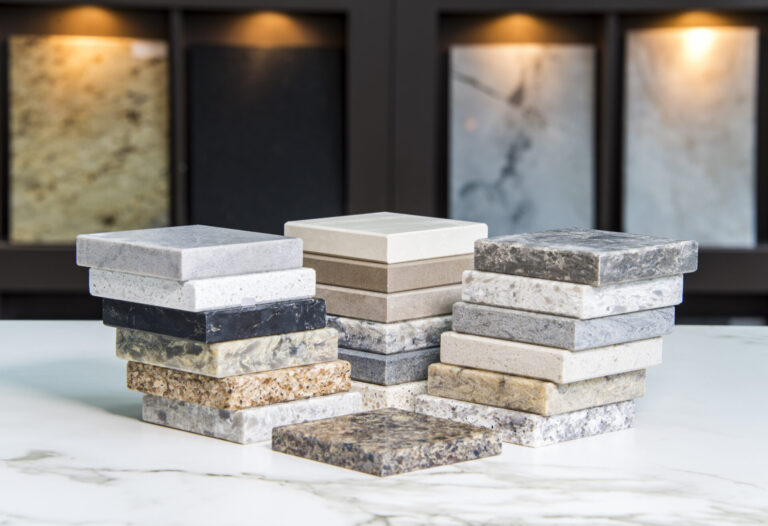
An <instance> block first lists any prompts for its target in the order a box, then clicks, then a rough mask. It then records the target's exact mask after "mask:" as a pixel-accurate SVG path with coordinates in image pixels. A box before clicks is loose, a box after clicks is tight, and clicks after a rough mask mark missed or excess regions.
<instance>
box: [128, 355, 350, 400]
mask: <svg viewBox="0 0 768 526" xmlns="http://www.w3.org/2000/svg"><path fill="white" fill-rule="evenodd" d="M127 383H128V389H132V390H134V391H139V392H142V393H144V394H151V395H155V396H162V397H164V398H172V399H174V400H181V401H182V402H191V403H193V404H200V405H207V406H210V407H216V408H218V409H246V408H248V407H258V406H262V405H269V404H275V403H278V402H288V401H291V400H300V399H302V398H311V397H313V396H323V395H328V394H335V393H341V392H344V391H349V388H350V384H349V383H350V378H349V363H347V362H344V361H341V360H335V361H332V362H323V363H316V364H312V365H302V366H299V367H291V368H288V369H278V370H276V371H264V372H260V373H251V374H241V375H239V376H227V377H226V378H213V377H211V376H203V375H201V374H195V373H187V372H182V371H176V370H174V369H166V368H164V367H156V366H154V365H146V364H142V363H136V362H128V382H127Z"/></svg>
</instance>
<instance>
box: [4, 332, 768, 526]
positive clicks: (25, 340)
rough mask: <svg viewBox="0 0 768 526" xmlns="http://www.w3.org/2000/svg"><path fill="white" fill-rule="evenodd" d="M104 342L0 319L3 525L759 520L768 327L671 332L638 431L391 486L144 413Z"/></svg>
mask: <svg viewBox="0 0 768 526" xmlns="http://www.w3.org/2000/svg"><path fill="white" fill-rule="evenodd" d="M114 337H115V335H114V329H110V328H107V327H104V326H102V325H101V324H100V323H99V322H37V321H24V322H16V321H3V322H0V342H2V343H0V524H2V525H13V524H79V525H90V524H98V525H127V524H185V525H188V524H217V525H218V524H238V525H240V524H264V525H277V524H311V525H318V524H334V525H343V524H356V525H370V526H373V525H390V524H392V525H401V524H405V525H411V524H413V525H417V524H418V525H421V524H431V525H452V524H461V525H466V524H491V525H495V524H498V525H502V524H504V525H506V524H516V525H520V524H533V525H559V524H564V525H565V524H568V525H579V524H584V525H586V524H589V525H597V526H600V525H616V524H637V525H646V526H647V525H655V524H671V523H676V524H712V525H724V524H750V525H753V524H768V454H766V446H765V444H766V437H767V436H768V418H766V415H767V414H768V413H766V402H768V382H767V381H766V373H768V328H763V327H685V326H683V327H677V328H676V329H675V331H674V333H673V334H672V335H670V336H669V337H667V338H665V344H664V362H665V363H664V365H662V366H660V367H656V368H654V369H651V370H650V371H649V373H648V394H647V395H646V397H645V398H643V399H642V400H640V402H639V404H638V416H637V421H636V428H635V429H633V430H630V431H622V432H619V433H613V434H609V435H604V436H598V437H594V438H588V439H583V440H579V441H575V442H569V443H565V444H559V445H554V446H548V447H544V448H540V449H528V448H525V447H520V446H513V445H509V444H505V445H504V451H503V453H502V455H501V456H498V457H493V458H490V459H485V460H478V461H472V462H467V463H464V464H457V465H453V466H447V467H441V468H434V469H429V470H426V471H420V472H415V473H411V474H406V475H400V476H395V477H390V478H385V479H380V478H377V477H373V476H370V475H365V474H362V473H356V472H353V471H348V470H345V469H340V468H336V467H333V466H328V465H324V464H319V463H315V462H312V461H307V460H303V459H300V458H295V457H291V456H287V455H282V454H279V453H274V452H272V451H271V450H270V449H269V445H268V444H267V443H264V444H257V445H252V446H241V445H238V444H233V443H229V442H224V441H220V440H215V439H210V438H206V437H202V436H198V435H193V434H189V433H184V432H181V431H176V430H173V429H166V428H163V427H158V426H154V425H151V424H146V423H143V422H140V421H139V420H138V418H139V413H140V406H141V404H140V395H139V394H138V393H134V392H131V391H128V390H127V389H126V388H125V364H124V362H122V361H120V360H118V359H116V358H115V357H114V347H115V344H114Z"/></svg>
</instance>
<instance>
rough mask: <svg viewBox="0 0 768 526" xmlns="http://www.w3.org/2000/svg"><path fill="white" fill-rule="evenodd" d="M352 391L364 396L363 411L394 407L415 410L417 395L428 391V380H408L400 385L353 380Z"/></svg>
mask: <svg viewBox="0 0 768 526" xmlns="http://www.w3.org/2000/svg"><path fill="white" fill-rule="evenodd" d="M352 391H353V392H357V393H360V395H361V396H362V397H363V411H373V410H375V409H384V408H385V407H393V408H395V409H402V410H404V411H413V408H414V407H415V404H416V397H417V396H418V395H421V394H425V393H426V392H427V382H424V381H420V382H408V383H405V384H399V385H376V384H369V383H367V382H355V381H353V382H352Z"/></svg>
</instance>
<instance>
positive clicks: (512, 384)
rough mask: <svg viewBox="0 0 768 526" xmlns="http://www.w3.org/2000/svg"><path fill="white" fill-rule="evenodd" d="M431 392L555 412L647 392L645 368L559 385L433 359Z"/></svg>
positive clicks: (549, 414) (529, 411)
mask: <svg viewBox="0 0 768 526" xmlns="http://www.w3.org/2000/svg"><path fill="white" fill-rule="evenodd" d="M427 392H428V393H429V394H431V395H433V396H442V397H443V398H451V399H453V400H463V401H465V402H473V403H476V404H484V405H492V406H495V407H502V408H504V409H514V410H516V411H524V412H526V413H535V414H537V415H542V416H551V415H559V414H562V413H570V412H572V411H578V410H579V409H587V408H590V407H597V406H601V405H608V404H615V403H617V402H625V401H627V400H634V399H635V398H641V397H642V396H644V395H645V371H632V372H629V373H622V374H616V375H611V376H602V377H600V378H593V379H591V380H582V381H581V382H573V383H569V384H564V385H557V384H554V383H552V382H548V381H545V380H537V379H535V378H525V377H523V376H512V375H509V374H502V373H495V372H492V371H482V370H479V369H467V368H464V367H457V366H455V365H449V364H446V363H433V364H432V365H430V366H429V379H428V380H427Z"/></svg>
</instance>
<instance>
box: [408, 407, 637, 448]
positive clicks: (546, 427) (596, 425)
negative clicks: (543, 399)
mask: <svg viewBox="0 0 768 526" xmlns="http://www.w3.org/2000/svg"><path fill="white" fill-rule="evenodd" d="M416 412H417V413H422V414H425V415H430V416H434V417H437V418H447V419H448V420H453V421H454V422H460V423H463V424H470V425H473V426H479V427H487V428H489V429H495V430H497V431H501V440H503V441H504V442H509V443H510V444H518V445H521V446H528V447H541V446H548V445H550V444H557V443H560V442H567V441H569V440H575V439H578V438H586V437H591V436H595V435H601V434H603V433H611V432H613V431H621V430H623V429H629V428H631V427H632V424H633V422H634V418H635V402H634V401H633V400H630V401H627V402H619V403H617V404H610V405H604V406H600V407H593V408H590V409H582V410H580V411H574V412H572V413H563V414H561V415H554V416H540V415H534V414H532V413H524V412H522V411H514V410H512V409H501V408H499V407H491V406H487V405H481V404H473V403H470V402H462V401H460V400H451V399H449V398H440V397H437V396H430V395H421V396H418V397H417V398H416Z"/></svg>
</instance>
